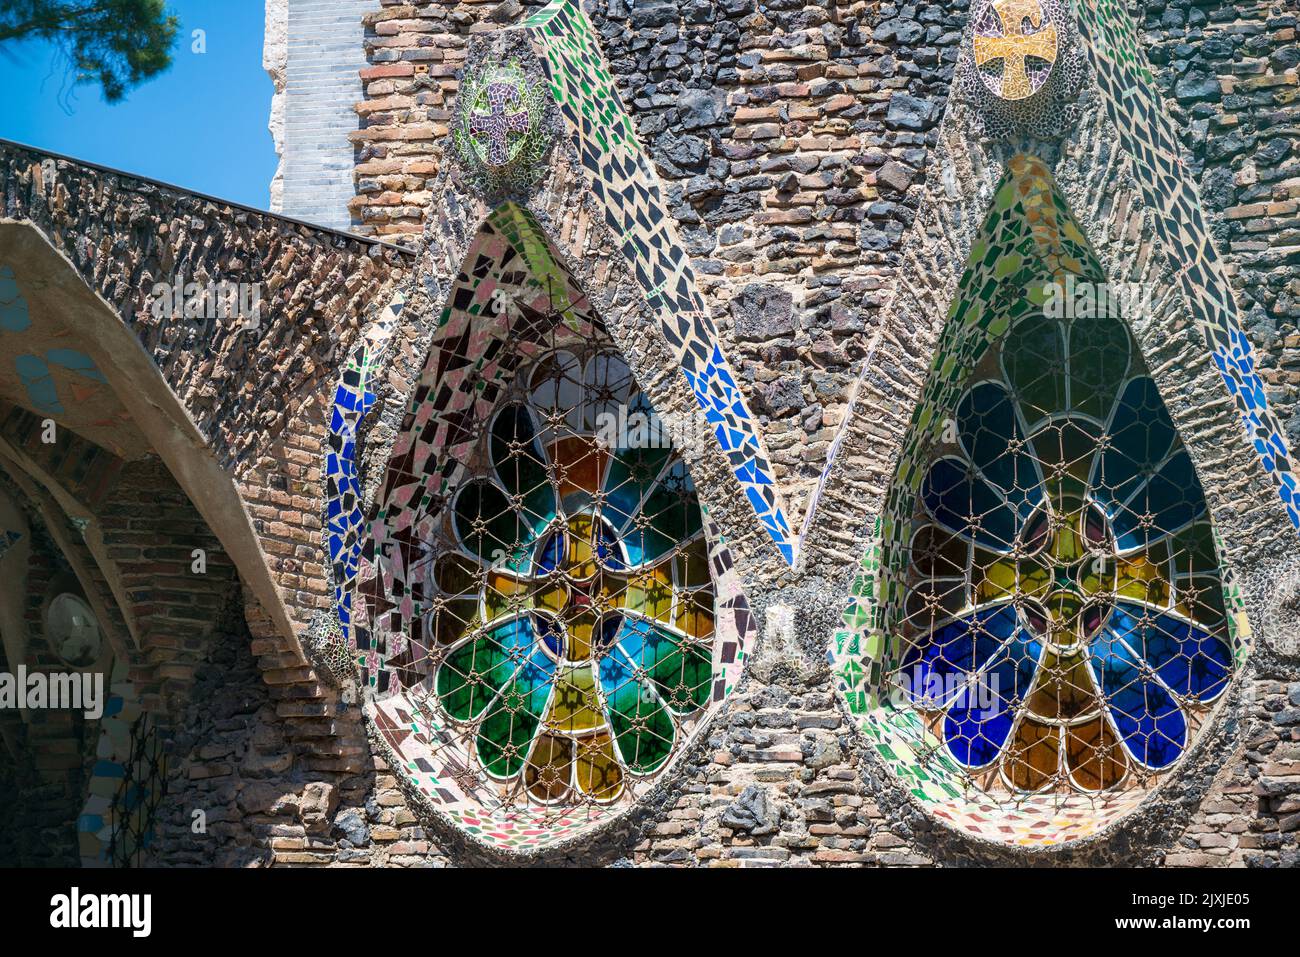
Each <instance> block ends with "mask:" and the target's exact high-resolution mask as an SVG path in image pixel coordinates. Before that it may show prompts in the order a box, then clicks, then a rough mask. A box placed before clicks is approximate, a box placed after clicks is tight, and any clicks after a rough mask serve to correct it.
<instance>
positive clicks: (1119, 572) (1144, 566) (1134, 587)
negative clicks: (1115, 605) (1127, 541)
mask: <svg viewBox="0 0 1300 957" xmlns="http://www.w3.org/2000/svg"><path fill="white" fill-rule="evenodd" d="M1117 566H1118V567H1117V569H1116V575H1115V594H1116V595H1118V596H1119V597H1121V598H1132V599H1133V600H1134V601H1146V602H1150V603H1151V604H1153V605H1157V606H1159V607H1161V608H1163V607H1165V606H1167V605H1168V604H1169V582H1168V581H1166V580H1165V576H1164V570H1163V568H1161V567H1159V566H1157V565H1154V564H1152V563H1151V562H1150V561H1149V560H1148V559H1147V556H1146V555H1142V554H1137V555H1130V556H1127V557H1124V558H1121V559H1119V560H1118V562H1117Z"/></svg>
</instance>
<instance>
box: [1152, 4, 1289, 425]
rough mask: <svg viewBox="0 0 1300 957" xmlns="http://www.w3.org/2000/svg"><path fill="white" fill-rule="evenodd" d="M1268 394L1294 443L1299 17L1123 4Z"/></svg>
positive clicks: (1247, 9) (1279, 8) (1218, 7)
mask: <svg viewBox="0 0 1300 957" xmlns="http://www.w3.org/2000/svg"><path fill="white" fill-rule="evenodd" d="M1132 9H1133V12H1134V15H1135V17H1136V18H1137V20H1138V22H1139V23H1141V24H1143V25H1144V26H1145V32H1146V36H1147V39H1148V42H1149V44H1150V45H1149V47H1148V55H1149V56H1150V58H1151V61H1152V64H1153V66H1154V67H1155V68H1156V71H1157V72H1156V75H1157V79H1158V81H1159V83H1160V88H1161V90H1162V91H1163V92H1164V94H1165V97H1166V101H1167V102H1168V103H1169V104H1170V106H1171V107H1172V108H1173V110H1174V114H1175V116H1176V117H1177V119H1178V120H1179V125H1180V126H1181V128H1182V130H1183V145H1184V148H1185V149H1186V151H1187V157H1188V161H1189V164H1190V166H1191V168H1192V169H1193V170H1194V171H1195V172H1196V174H1197V176H1198V177H1199V182H1200V188H1201V197H1202V200H1203V202H1204V204H1205V211H1206V213H1207V215H1208V217H1209V219H1210V222H1211V224H1212V228H1213V234H1214V237H1215V239H1216V241H1217V242H1218V243H1219V248H1220V250H1222V251H1223V252H1225V253H1227V254H1228V255H1229V256H1230V258H1231V260H1232V261H1233V263H1234V265H1235V269H1234V273H1233V281H1234V285H1235V287H1236V290H1237V295H1238V297H1239V301H1240V303H1241V307H1242V312H1243V314H1244V317H1245V321H1246V325H1247V329H1248V331H1249V333H1250V336H1251V339H1252V341H1253V342H1254V344H1255V348H1256V350H1258V352H1259V354H1260V357H1261V364H1262V367H1263V368H1262V370H1261V373H1262V375H1263V376H1264V379H1265V381H1266V382H1267V383H1268V384H1269V386H1270V394H1269V401H1270V402H1273V403H1276V404H1277V406H1278V408H1279V409H1280V410H1282V415H1283V416H1284V418H1285V417H1289V421H1286V422H1285V424H1286V427H1287V432H1288V439H1289V441H1290V442H1291V444H1292V445H1293V446H1294V445H1298V444H1300V406H1298V405H1297V403H1298V402H1300V80H1297V74H1298V73H1300V35H1298V34H1297V26H1300V14H1298V13H1297V11H1296V8H1295V5H1294V4H1291V3H1286V2H1283V0H1272V2H1269V0H1252V2H1242V3H1193V2H1190V0H1171V2H1169V3H1163V2H1161V3H1154V2H1151V3H1145V4H1141V3H1135V4H1132Z"/></svg>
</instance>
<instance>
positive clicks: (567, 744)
mask: <svg viewBox="0 0 1300 957" xmlns="http://www.w3.org/2000/svg"><path fill="white" fill-rule="evenodd" d="M573 751H574V747H573V741H571V740H570V739H568V738H561V737H556V736H554V735H549V734H544V735H542V736H540V737H539V738H538V739H537V744H536V745H535V746H534V747H533V753H532V754H531V755H529V756H528V763H527V765H525V766H524V786H525V787H526V788H527V789H528V793H529V794H530V795H531V796H532V797H534V798H536V799H537V800H539V801H558V800H560V799H561V798H562V797H564V796H565V795H566V794H568V792H569V778H570V776H571V774H572V768H573Z"/></svg>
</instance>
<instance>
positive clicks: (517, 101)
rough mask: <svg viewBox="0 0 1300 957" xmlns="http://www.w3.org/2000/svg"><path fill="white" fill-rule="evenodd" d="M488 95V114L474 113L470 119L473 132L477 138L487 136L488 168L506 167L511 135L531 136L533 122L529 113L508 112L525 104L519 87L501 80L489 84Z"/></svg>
mask: <svg viewBox="0 0 1300 957" xmlns="http://www.w3.org/2000/svg"><path fill="white" fill-rule="evenodd" d="M486 93H487V99H488V110H487V112H482V111H477V110H476V111H475V112H473V113H472V114H471V115H470V118H469V129H470V132H471V133H473V134H474V135H476V136H478V135H481V134H484V133H486V134H487V138H488V155H487V163H488V165H489V166H505V165H506V163H508V162H509V161H510V149H509V144H510V134H511V133H527V132H528V126H529V124H530V123H531V118H530V117H529V115H528V112H527V111H526V110H518V111H517V112H514V113H508V112H506V110H507V108H508V107H511V106H513V107H518V106H520V105H521V104H522V103H523V96H522V95H521V94H520V92H519V87H518V86H517V85H516V84H514V83H508V82H505V81H501V80H499V81H496V82H493V83H489V84H488V86H487V90H486Z"/></svg>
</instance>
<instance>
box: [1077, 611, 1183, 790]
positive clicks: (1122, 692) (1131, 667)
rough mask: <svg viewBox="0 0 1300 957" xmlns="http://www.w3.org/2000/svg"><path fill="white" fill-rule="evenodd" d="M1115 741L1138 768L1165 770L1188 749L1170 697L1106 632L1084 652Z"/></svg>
mask: <svg viewBox="0 0 1300 957" xmlns="http://www.w3.org/2000/svg"><path fill="white" fill-rule="evenodd" d="M1088 663H1089V664H1090V665H1091V667H1092V671H1093V674H1094V675H1095V676H1096V678H1097V683H1098V685H1099V686H1100V687H1101V690H1102V695H1103V697H1104V699H1105V702H1106V705H1107V707H1108V709H1109V713H1110V717H1111V719H1112V720H1113V721H1114V722H1115V727H1116V729H1117V730H1118V731H1119V734H1120V737H1121V738H1122V739H1123V740H1124V743H1125V744H1126V745H1127V746H1128V749H1129V752H1130V753H1131V754H1132V755H1133V757H1134V758H1136V759H1137V760H1138V761H1139V762H1140V763H1142V764H1144V765H1145V766H1146V767H1148V768H1151V769H1153V770H1160V769H1161V768H1167V767H1169V765H1171V764H1173V763H1174V761H1176V760H1177V759H1178V757H1179V756H1180V755H1181V754H1182V753H1183V750H1184V749H1185V748H1186V747H1187V719H1186V718H1185V717H1184V716H1183V712H1182V711H1181V710H1180V709H1179V707H1178V704H1177V703H1176V702H1175V701H1174V699H1173V697H1172V696H1171V695H1170V694H1169V692H1168V691H1167V690H1166V689H1165V688H1164V686H1163V685H1161V684H1160V682H1159V681H1157V680H1156V679H1155V678H1154V677H1153V676H1151V675H1150V674H1149V673H1147V674H1145V675H1144V673H1143V669H1142V664H1141V660H1140V659H1139V657H1138V655H1137V654H1136V653H1135V652H1134V651H1133V650H1132V649H1131V648H1129V647H1128V646H1127V645H1126V644H1125V643H1124V642H1123V641H1122V640H1120V638H1119V636H1118V635H1116V634H1115V632H1114V631H1113V630H1111V629H1110V628H1103V629H1102V631H1101V634H1099V635H1098V636H1097V637H1096V638H1094V639H1093V642H1092V644H1091V646H1090V647H1089V662H1088Z"/></svg>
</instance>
